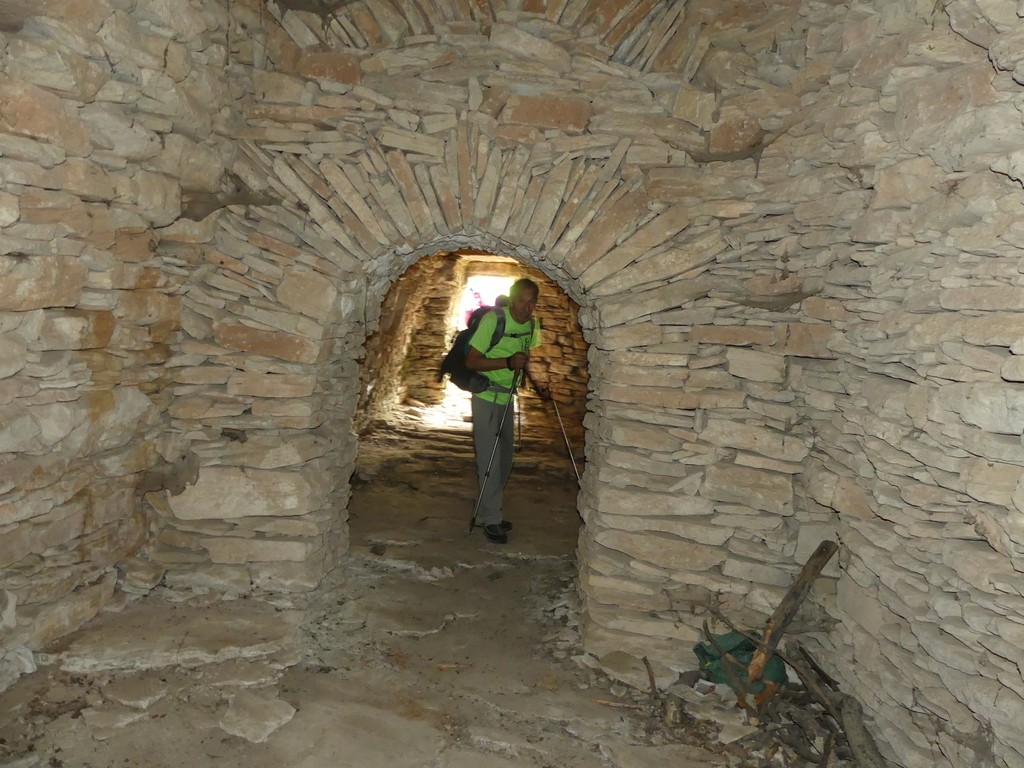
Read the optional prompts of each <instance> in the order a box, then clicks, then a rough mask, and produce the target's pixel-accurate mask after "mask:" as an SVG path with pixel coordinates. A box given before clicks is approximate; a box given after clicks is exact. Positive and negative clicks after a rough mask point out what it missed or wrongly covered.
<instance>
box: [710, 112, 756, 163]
mask: <svg viewBox="0 0 1024 768" xmlns="http://www.w3.org/2000/svg"><path fill="white" fill-rule="evenodd" d="M764 135H765V132H764V129H763V128H762V127H761V124H760V123H759V122H758V120H757V118H756V117H754V116H752V115H750V114H748V113H747V112H746V111H745V110H742V109H737V108H735V107H733V106H730V105H725V106H723V107H722V108H721V109H720V115H719V118H718V120H716V121H715V123H714V125H712V126H711V131H710V138H709V146H708V148H709V150H710V151H712V152H718V153H722V154H723V155H734V154H742V153H743V152H749V151H751V150H752V149H753V148H754V147H756V146H757V145H758V144H759V143H760V142H761V140H762V139H763V138H764Z"/></svg>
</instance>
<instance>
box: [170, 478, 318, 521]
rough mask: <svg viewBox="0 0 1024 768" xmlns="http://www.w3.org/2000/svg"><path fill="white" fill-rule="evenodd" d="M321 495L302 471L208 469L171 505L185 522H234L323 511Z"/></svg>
mask: <svg viewBox="0 0 1024 768" xmlns="http://www.w3.org/2000/svg"><path fill="white" fill-rule="evenodd" d="M321 496H322V491H321V490H319V489H317V488H315V487H314V486H313V485H312V484H311V483H310V482H309V480H308V479H306V477H305V476H304V475H303V473H302V472H285V471H279V470H266V469H248V468H245V467H220V466H208V467H203V468H202V469H201V470H200V472H199V480H198V481H196V483H195V484H194V485H191V486H189V487H188V488H186V489H185V492H184V493H182V494H181V495H179V496H172V497H171V499H170V500H169V503H170V508H171V511H172V512H173V513H174V516H175V517H177V518H180V519H182V520H205V519H209V520H231V519H234V518H239V517H259V516H278V515H280V516H289V515H304V514H306V513H308V512H312V511H314V510H315V509H317V508H319V506H320V504H321V502H322V498H321Z"/></svg>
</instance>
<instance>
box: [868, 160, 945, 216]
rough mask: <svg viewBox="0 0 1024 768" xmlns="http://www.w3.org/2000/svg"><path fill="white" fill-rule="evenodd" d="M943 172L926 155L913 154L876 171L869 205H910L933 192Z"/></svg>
mask: <svg viewBox="0 0 1024 768" xmlns="http://www.w3.org/2000/svg"><path fill="white" fill-rule="evenodd" d="M943 175H944V172H943V170H942V169H941V168H939V166H937V165H936V164H935V163H934V161H932V159H931V158H929V157H915V158H912V159H910V160H903V161H901V162H898V163H894V164H892V165H887V166H885V167H884V168H881V169H879V170H878V171H877V174H876V179H875V194H874V196H873V197H872V198H871V207H872V208H874V209H882V208H910V207H911V206H912V205H913V204H914V203H923V202H924V201H925V200H927V199H928V198H930V197H933V196H934V195H935V186H936V185H937V184H938V183H939V182H940V181H942V177H943Z"/></svg>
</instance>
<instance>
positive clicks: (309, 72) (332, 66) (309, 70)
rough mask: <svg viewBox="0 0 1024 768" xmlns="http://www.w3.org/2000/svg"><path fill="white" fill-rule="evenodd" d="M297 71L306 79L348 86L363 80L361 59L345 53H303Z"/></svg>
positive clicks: (297, 64) (296, 65)
mask: <svg viewBox="0 0 1024 768" xmlns="http://www.w3.org/2000/svg"><path fill="white" fill-rule="evenodd" d="M295 71H296V72H297V73H298V74H300V75H303V76H305V77H311V78H316V79H323V80H332V81H334V82H337V83H347V84H348V85H356V84H358V83H359V81H360V80H361V79H362V72H361V71H360V68H359V58H358V57H357V56H355V55H353V54H351V53H346V52H344V51H327V52H306V53H303V54H302V55H301V56H300V57H299V59H298V61H297V62H296V64H295Z"/></svg>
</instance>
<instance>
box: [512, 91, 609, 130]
mask: <svg viewBox="0 0 1024 768" xmlns="http://www.w3.org/2000/svg"><path fill="white" fill-rule="evenodd" d="M590 115H591V107H590V103H589V102H587V101H584V100H583V99H574V98H564V99H559V98H555V97H552V96H526V95H513V96H510V97H509V100H508V102H507V103H506V104H505V108H504V109H503V110H502V112H501V115H500V116H499V117H498V119H499V121H501V122H503V123H512V124H515V125H532V126H535V127H537V128H555V129H558V130H562V131H567V132H569V133H582V132H583V130H584V129H585V128H586V127H587V123H588V122H589V120H590Z"/></svg>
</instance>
